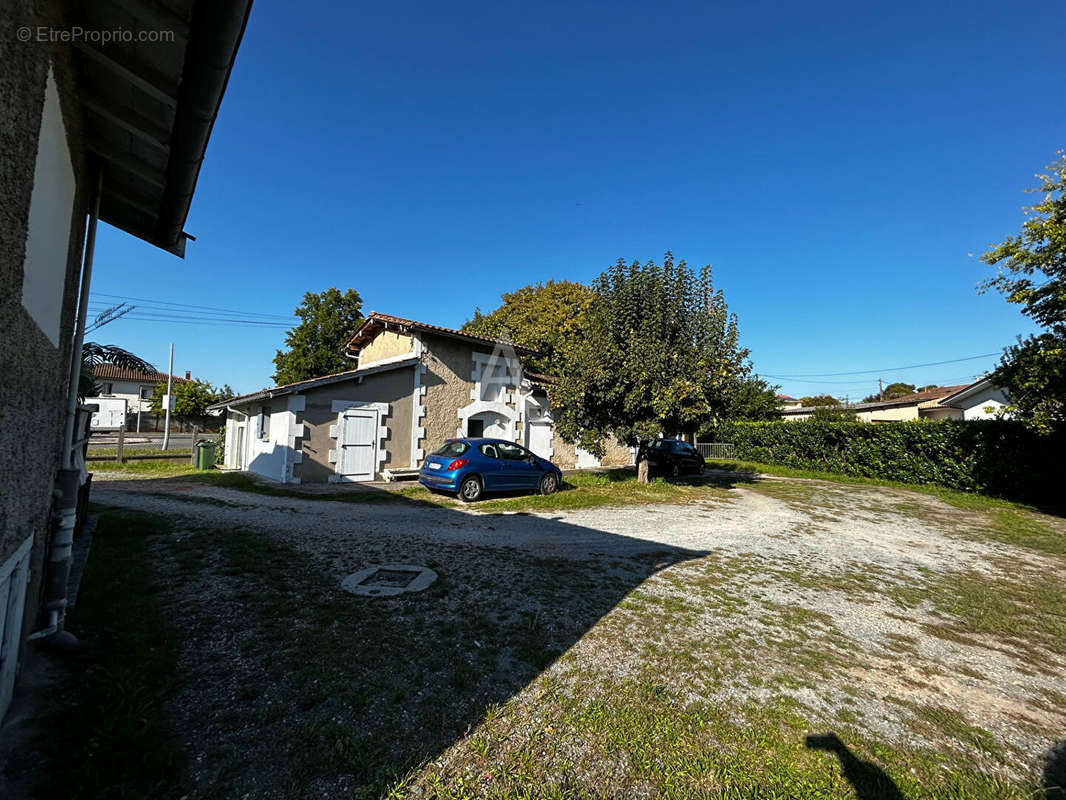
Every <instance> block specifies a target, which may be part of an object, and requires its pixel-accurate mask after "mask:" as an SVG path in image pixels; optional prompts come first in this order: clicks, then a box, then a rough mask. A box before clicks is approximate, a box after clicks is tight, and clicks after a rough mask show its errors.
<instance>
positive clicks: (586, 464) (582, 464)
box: [574, 447, 600, 469]
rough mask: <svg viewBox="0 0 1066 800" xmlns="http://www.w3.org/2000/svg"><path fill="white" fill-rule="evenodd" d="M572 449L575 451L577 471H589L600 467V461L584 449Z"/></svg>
mask: <svg viewBox="0 0 1066 800" xmlns="http://www.w3.org/2000/svg"><path fill="white" fill-rule="evenodd" d="M574 449H575V450H576V451H577V468H578V469H589V468H590V467H598V466H599V465H600V460H599V459H598V458H596V456H594V455H592V453H590V452H589V451H588V450H586V449H585V448H583V447H576V448H574Z"/></svg>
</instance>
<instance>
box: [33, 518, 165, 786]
mask: <svg viewBox="0 0 1066 800" xmlns="http://www.w3.org/2000/svg"><path fill="white" fill-rule="evenodd" d="M164 529H165V526H164V523H163V522H162V521H161V520H160V519H159V518H158V517H154V516H151V515H147V514H141V513H136V512H128V511H110V510H109V511H104V512H103V513H101V514H100V522H99V526H98V528H97V531H96V534H95V536H94V539H93V549H92V557H91V558H90V559H89V562H88V566H87V568H86V573H85V577H84V581H83V584H82V590H81V594H80V596H79V598H78V605H77V607H76V608H75V609H73V610H72V611H71V612H70V615H69V618H68V627H69V628H70V630H71V631H73V632H74V633H76V634H77V635H78V636H79V637H80V638H81V639H82V640H83V650H82V651H80V652H79V654H78V656H77V658H76V659H75V661H74V668H75V669H76V670H77V671H78V672H77V676H76V677H73V676H72V678H71V679H70V681H69V682H68V683H67V685H66V686H65V688H64V695H65V697H64V701H65V702H64V705H65V706H66V708H64V710H63V711H62V712H60V713H59V714H58V715H57V719H55V720H52V721H50V722H49V726H52V727H54V729H53V730H51V732H50V734H49V738H50V739H53V740H54V741H55V742H56V744H57V749H58V752H59V753H61V754H62V755H61V756H60V757H58V758H56V759H55V760H54V763H53V766H52V768H51V770H50V771H49V773H48V778H46V785H45V787H44V788H43V792H42V795H41V796H43V797H47V798H53V797H54V798H59V797H64V798H70V797H77V798H144V797H152V798H172V797H178V796H180V795H181V794H182V792H180V791H179V788H180V787H179V775H180V769H181V765H182V758H181V755H180V753H179V751H178V748H177V746H176V745H175V743H174V742H173V740H172V739H171V736H170V733H169V730H168V728H167V724H166V721H165V719H164V715H163V701H164V699H165V698H166V697H167V695H168V694H169V693H170V691H171V690H172V688H173V686H174V682H175V669H176V643H175V641H174V638H173V635H172V633H171V631H170V628H169V627H168V625H167V620H166V618H165V617H164V615H163V613H162V611H161V609H160V605H159V601H158V598H157V591H158V587H157V586H156V584H155V582H154V580H153V578H152V575H151V570H150V568H149V559H148V539H149V537H151V536H153V535H156V534H159V533H161V532H163V530H164Z"/></svg>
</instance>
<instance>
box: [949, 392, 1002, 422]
mask: <svg viewBox="0 0 1066 800" xmlns="http://www.w3.org/2000/svg"><path fill="white" fill-rule="evenodd" d="M953 405H955V407H956V408H958V407H960V406H961V407H962V418H963V419H995V418H996V417H997V416H999V414H1000V412H1001V410H1002V409H1003V408H1005V407H1006V406H1007V405H1009V402H1008V399H1007V395H1006V394H1005V393H1004V392H1003V390H1002V389H998V388H996V387H995V386H989V387H988V388H987V389H982V390H981V391H980V392H978V393H977V394H975V395H973V396H972V397H967V398H966V399H965V400H960V401H958V402H956V403H954V404H953Z"/></svg>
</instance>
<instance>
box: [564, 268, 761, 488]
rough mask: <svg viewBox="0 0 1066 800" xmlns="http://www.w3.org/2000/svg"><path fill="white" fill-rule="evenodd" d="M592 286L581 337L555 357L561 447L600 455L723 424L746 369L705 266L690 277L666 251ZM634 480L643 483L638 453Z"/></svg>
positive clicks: (733, 324)
mask: <svg viewBox="0 0 1066 800" xmlns="http://www.w3.org/2000/svg"><path fill="white" fill-rule="evenodd" d="M592 288H593V291H594V292H595V297H594V298H593V300H592V303H591V304H590V306H589V309H588V312H587V323H586V328H585V335H584V336H583V337H581V338H579V339H577V340H576V341H572V342H570V343H569V345H568V346H567V348H566V349H565V351H564V356H563V362H564V369H563V370H562V375H561V379H560V382H559V385H558V387H557V390H556V393H555V397H554V399H555V405H556V407H557V408H558V415H557V419H556V423H557V428H558V431H559V433H560V435H561V436H562V437H563V438H564V439H568V440H570V441H577V442H578V443H580V444H581V446H582V447H584V448H585V449H587V450H588V451H589V452H591V453H593V454H596V455H602V454H603V453H604V452H605V447H604V444H605V441H606V439H607V437H609V436H616V437H617V438H618V439H619V440H620V441H621V442H623V443H624V444H627V445H630V446H637V445H641V444H642V443H643V442H646V441H647V440H649V439H652V438H655V437H657V436H659V435H661V434H668V435H676V434H688V433H695V432H696V431H698V430H701V429H703V428H705V427H708V426H710V425H713V424H715V423H717V422H719V421H722V420H724V419H726V418H727V417H728V415H729V411H730V409H731V408H733V407H734V405H735V401H736V397H737V393H738V391H739V389H738V387H739V384H740V383H741V381H743V380H744V379H745V378H747V377H748V375H749V374H750V369H751V367H750V364H749V362H748V361H747V355H748V351H747V350H744V349H742V348H741V347H740V345H739V344H738V341H737V321H736V317H735V316H733V315H731V314H730V313H729V311H728V308H727V307H726V303H725V298H724V296H723V295H722V292H721V290H717V291H716V290H715V289H714V286H713V284H712V281H711V268H710V267H709V266H706V267H704V268H703V269H702V270H700V271H699V273H698V274H697V273H695V272H693V270H691V269H689V267H688V266H687V265H686V264H685V262H684V261H681V262H680V263H675V262H674V257H673V255H672V254H671V253H669V252H668V253H667V254H666V257H665V259H664V260H663V264H662V266H658V265H656V264H654V263H653V262H650V261H649V262H648V263H647V264H644V265H641V264H640V263H639V262H636V261H634V262H633V263H632V264H630V265H628V266H627V265H626V263H625V261H623V260H621V259H619V261H618V263H617V264H615V265H614V266H613V267H611V268H610V269H609V270H607V271H606V272H604V273H603V274H602V275H600V276H599V277H598V278H597V279H596V280H595V281H594V282H593V285H592ZM637 474H638V480H640V481H641V482H642V483H646V482H647V480H648V459H647V453H646V452H645V448H644V447H643V446H640V447H639V448H638V451H637Z"/></svg>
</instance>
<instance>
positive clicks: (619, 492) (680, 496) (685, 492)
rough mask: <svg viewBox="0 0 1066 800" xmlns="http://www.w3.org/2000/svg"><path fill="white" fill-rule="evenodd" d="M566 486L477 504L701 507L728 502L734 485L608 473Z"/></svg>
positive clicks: (502, 507) (499, 507)
mask: <svg viewBox="0 0 1066 800" xmlns="http://www.w3.org/2000/svg"><path fill="white" fill-rule="evenodd" d="M564 483H565V484H566V486H565V487H564V488H563V490H562V491H559V492H556V493H555V494H549V495H537V494H534V495H523V496H521V497H507V498H500V499H491V498H490V499H487V500H484V501H482V502H480V503H477V504H476V505H475V506H473V507H474V508H476V509H477V510H479V511H492V512H499V511H571V510H576V509H582V508H599V507H605V506H628V505H649V504H653V503H682V504H683V503H698V502H704V501H707V500H724V499H726V498H727V497H728V494H729V493H728V487H729V486H731V485H732V481H724V480H722V479H720V478H709V477H691V478H680V479H675V480H666V479H664V478H656V479H653V480H652V481H651V482H650V483H638V482H637V478H636V474H635V473H634V472H633V470H630V469H612V470H607V471H604V472H574V473H570V474H567V475H565V476H564Z"/></svg>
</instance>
